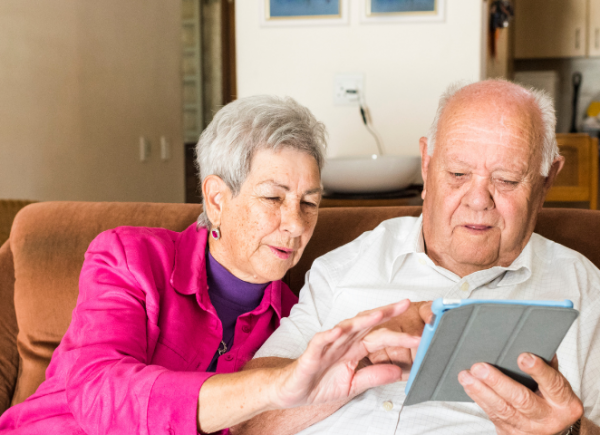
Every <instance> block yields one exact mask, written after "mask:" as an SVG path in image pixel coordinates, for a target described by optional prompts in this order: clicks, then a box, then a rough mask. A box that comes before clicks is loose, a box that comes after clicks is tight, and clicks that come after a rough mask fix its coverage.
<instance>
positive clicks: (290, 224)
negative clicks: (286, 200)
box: [281, 204, 304, 237]
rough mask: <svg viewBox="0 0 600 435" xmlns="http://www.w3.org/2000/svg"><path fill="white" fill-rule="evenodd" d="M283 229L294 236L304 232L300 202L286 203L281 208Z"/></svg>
mask: <svg viewBox="0 0 600 435" xmlns="http://www.w3.org/2000/svg"><path fill="white" fill-rule="evenodd" d="M281 230H282V231H287V232H288V233H290V235H291V236H292V237H299V236H300V235H301V234H302V233H303V232H304V219H303V218H302V212H301V208H300V204H294V205H289V204H288V205H284V206H283V207H282V210H281Z"/></svg>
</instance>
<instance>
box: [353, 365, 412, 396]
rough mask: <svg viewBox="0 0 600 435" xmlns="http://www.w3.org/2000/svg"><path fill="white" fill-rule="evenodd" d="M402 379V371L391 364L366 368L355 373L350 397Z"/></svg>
mask: <svg viewBox="0 0 600 435" xmlns="http://www.w3.org/2000/svg"><path fill="white" fill-rule="evenodd" d="M401 378H402V369H400V367H398V366H395V365H391V364H375V365H372V366H367V367H365V368H363V369H361V370H359V371H357V372H356V375H355V376H354V380H353V382H352V386H351V388H350V396H356V395H358V394H360V393H362V392H364V391H366V390H368V389H369V388H375V387H379V386H380V385H386V384H391V383H392V382H397V381H399V380H401Z"/></svg>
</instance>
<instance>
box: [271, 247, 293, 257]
mask: <svg viewBox="0 0 600 435" xmlns="http://www.w3.org/2000/svg"><path fill="white" fill-rule="evenodd" d="M269 248H270V249H271V252H273V254H274V255H275V256H276V257H277V258H280V259H281V260H287V259H288V258H290V255H292V252H294V250H293V249H288V248H280V247H275V246H269Z"/></svg>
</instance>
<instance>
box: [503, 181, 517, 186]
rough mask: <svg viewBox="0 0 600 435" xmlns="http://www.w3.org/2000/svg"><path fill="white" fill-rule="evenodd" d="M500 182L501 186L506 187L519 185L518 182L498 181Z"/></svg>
mask: <svg viewBox="0 0 600 435" xmlns="http://www.w3.org/2000/svg"><path fill="white" fill-rule="evenodd" d="M500 181H501V182H502V184H506V185H507V186H516V185H517V184H519V182H518V181H511V180H500Z"/></svg>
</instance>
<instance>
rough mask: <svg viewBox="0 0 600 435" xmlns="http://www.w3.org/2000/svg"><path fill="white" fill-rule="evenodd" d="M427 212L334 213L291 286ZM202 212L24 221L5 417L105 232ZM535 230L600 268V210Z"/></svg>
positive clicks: (8, 305) (546, 221)
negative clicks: (348, 247)
mask: <svg viewBox="0 0 600 435" xmlns="http://www.w3.org/2000/svg"><path fill="white" fill-rule="evenodd" d="M420 211H421V209H420V207H379V208H332V209H322V210H321V211H320V216H319V222H318V224H317V227H316V229H315V233H314V235H313V238H312V240H311V242H310V243H309V245H308V246H307V248H306V251H305V253H304V256H303V257H302V259H301V260H300V262H299V263H298V265H297V266H296V267H295V268H294V269H292V270H291V271H290V273H288V275H287V276H286V277H285V280H286V281H287V282H288V284H289V285H290V287H291V288H292V290H293V291H295V292H298V291H299V290H300V288H301V286H302V284H303V281H304V274H305V272H306V271H307V270H308V268H309V267H310V265H311V263H312V261H313V260H314V259H315V258H316V257H318V256H320V255H322V254H324V253H326V252H328V251H330V250H332V249H334V248H336V247H338V246H340V245H342V244H344V243H347V242H349V241H350V240H352V239H354V238H356V237H357V236H358V235H360V234H361V233H363V232H364V231H367V230H370V229H372V228H374V227H375V226H376V225H377V224H378V223H379V222H381V221H382V220H385V219H389V218H393V217H397V216H418V215H419V214H420ZM199 212H200V206H198V205H188V204H147V203H81V202H79V203H77V202H46V203H38V204H32V205H29V206H27V207H25V208H24V209H23V210H21V212H20V213H19V214H18V215H17V217H16V219H15V221H14V224H13V227H12V230H11V234H10V239H9V240H8V241H7V242H6V243H5V244H4V245H3V246H2V248H0V413H2V412H4V410H5V409H6V408H7V407H9V406H10V405H14V404H17V403H20V402H22V401H23V400H25V399H26V398H27V397H29V396H30V395H31V394H32V393H33V392H34V391H35V390H36V388H37V387H38V385H39V384H40V383H41V382H42V381H43V380H44V372H45V369H46V367H47V365H48V363H49V361H50V357H51V355H52V352H53V351H54V349H55V348H56V346H57V345H58V343H59V342H60V340H61V338H62V336H63V334H64V333H65V331H66V329H67V327H68V325H69V322H70V320H71V311H72V310H73V307H74V306H75V302H76V299H77V293H78V285H77V283H78V277H79V270H80V268H81V265H82V262H83V254H84V252H85V250H86V248H87V246H88V244H89V243H90V242H91V240H92V239H93V238H94V237H95V236H96V235H97V234H98V233H100V232H101V231H104V230H106V229H109V228H114V227H116V226H120V225H138V226H160V227H165V228H170V229H173V230H176V231H181V230H183V229H184V228H186V227H187V226H188V225H190V224H192V223H193V222H194V221H195V219H196V217H197V216H198V214H199ZM536 231H537V232H538V233H540V234H542V235H544V236H546V237H548V238H550V239H552V240H555V241H557V242H559V243H562V244H564V245H566V246H568V247H571V248H573V249H576V250H577V251H579V252H581V253H582V254H584V255H586V256H587V257H588V258H589V259H590V260H592V261H593V262H594V264H596V265H597V266H600V242H599V240H600V211H590V210H575V209H546V210H544V212H543V213H542V214H541V216H540V218H539V222H538V225H537V227H536Z"/></svg>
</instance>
